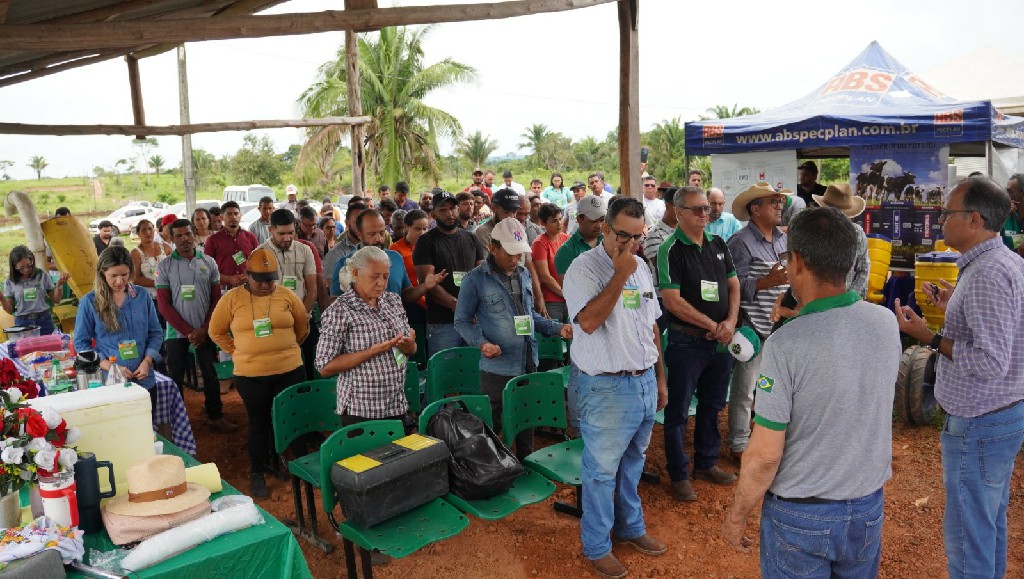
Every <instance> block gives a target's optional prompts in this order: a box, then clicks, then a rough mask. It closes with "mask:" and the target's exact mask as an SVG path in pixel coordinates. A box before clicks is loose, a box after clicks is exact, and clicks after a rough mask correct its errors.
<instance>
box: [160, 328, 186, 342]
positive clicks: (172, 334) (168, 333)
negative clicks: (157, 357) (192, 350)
mask: <svg viewBox="0 0 1024 579" xmlns="http://www.w3.org/2000/svg"><path fill="white" fill-rule="evenodd" d="M183 337H184V336H182V335H181V332H179V331H178V330H175V329H174V326H172V325H170V324H167V329H166V330H164V339H165V340H174V339H177V338H183Z"/></svg>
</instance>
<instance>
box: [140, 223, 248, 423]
mask: <svg viewBox="0 0 1024 579" xmlns="http://www.w3.org/2000/svg"><path fill="white" fill-rule="evenodd" d="M171 237H172V239H173V241H174V247H175V249H174V251H172V252H171V257H170V259H164V260H162V261H161V262H160V263H159V264H157V266H156V303H157V308H158V309H159V310H160V314H161V315H162V316H163V317H164V319H165V320H167V329H166V330H165V333H164V347H166V348H167V368H168V371H169V372H170V374H171V379H172V380H174V383H175V384H178V385H181V384H182V383H183V382H184V379H185V367H186V366H187V363H188V356H190V355H191V354H189V351H188V350H189V346H192V347H193V348H194V349H195V352H196V358H197V360H198V362H199V373H200V375H201V376H202V377H203V394H204V396H205V398H206V405H205V406H206V423H207V424H209V425H210V429H211V430H214V431H216V432H234V431H235V430H237V429H238V425H237V424H235V423H233V422H231V421H230V420H228V419H227V418H225V417H224V413H223V409H222V408H223V406H222V404H221V400H220V381H219V380H218V379H217V370H216V368H215V367H214V364H215V363H216V361H217V347H216V346H215V345H214V343H213V341H211V340H210V337H209V335H208V333H207V332H208V329H209V325H210V314H211V313H212V312H213V308H214V307H215V306H216V305H217V300H219V299H220V272H219V271H218V270H217V262H216V261H214V259H213V258H212V257H210V256H208V255H206V254H204V253H202V252H197V251H196V237H195V233H194V232H193V230H192V223H191V222H190V221H189V220H187V219H178V220H176V221H174V222H173V223H171Z"/></svg>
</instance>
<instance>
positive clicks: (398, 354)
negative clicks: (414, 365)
mask: <svg viewBox="0 0 1024 579" xmlns="http://www.w3.org/2000/svg"><path fill="white" fill-rule="evenodd" d="M391 353H392V354H394V355H395V363H396V364H398V367H399V368H401V367H402V366H405V361H406V360H408V356H406V355H405V352H402V351H401V350H399V349H398V347H397V346H396V347H393V348H391Z"/></svg>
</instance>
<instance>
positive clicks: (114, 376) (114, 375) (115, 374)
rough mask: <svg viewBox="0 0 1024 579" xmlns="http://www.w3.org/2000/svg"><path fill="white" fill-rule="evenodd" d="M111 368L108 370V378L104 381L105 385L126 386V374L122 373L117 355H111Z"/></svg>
mask: <svg viewBox="0 0 1024 579" xmlns="http://www.w3.org/2000/svg"><path fill="white" fill-rule="evenodd" d="M109 360H110V369H109V370H107V380H106V382H104V383H103V385H104V386H124V374H123V373H121V367H120V366H118V365H117V356H111V357H110V358H109Z"/></svg>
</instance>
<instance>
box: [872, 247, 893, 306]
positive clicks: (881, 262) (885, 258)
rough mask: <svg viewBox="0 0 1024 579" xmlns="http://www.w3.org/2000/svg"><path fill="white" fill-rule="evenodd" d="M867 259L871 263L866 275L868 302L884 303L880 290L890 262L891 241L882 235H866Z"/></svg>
mask: <svg viewBox="0 0 1024 579" xmlns="http://www.w3.org/2000/svg"><path fill="white" fill-rule="evenodd" d="M868 259H869V260H870V262H871V269H870V272H869V274H868V296H867V297H868V301H869V302H871V303H873V304H880V303H882V302H884V301H885V297H884V294H883V292H882V288H884V287H885V280H886V277H888V275H889V264H890V262H891V261H892V241H890V240H889V238H888V237H885V236H884V235H878V234H875V233H872V234H871V235H868Z"/></svg>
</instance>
